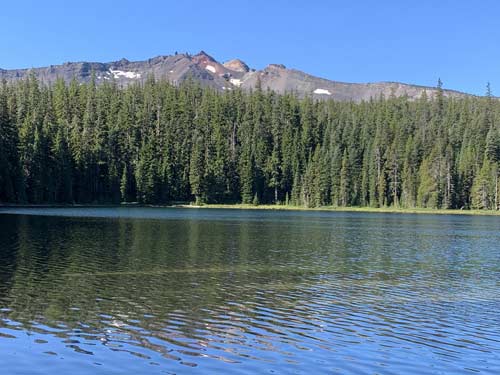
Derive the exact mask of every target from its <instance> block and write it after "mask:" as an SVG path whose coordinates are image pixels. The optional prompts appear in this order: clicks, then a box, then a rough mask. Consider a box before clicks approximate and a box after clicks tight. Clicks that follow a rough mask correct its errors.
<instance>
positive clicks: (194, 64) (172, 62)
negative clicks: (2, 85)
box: [0, 51, 468, 102]
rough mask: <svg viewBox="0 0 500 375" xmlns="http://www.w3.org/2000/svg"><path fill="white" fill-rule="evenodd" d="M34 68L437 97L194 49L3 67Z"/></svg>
mask: <svg viewBox="0 0 500 375" xmlns="http://www.w3.org/2000/svg"><path fill="white" fill-rule="evenodd" d="M31 71H33V72H34V73H35V75H36V76H37V77H38V79H39V80H41V81H42V82H45V83H49V84H51V83H53V82H55V81H56V79H57V78H59V77H60V78H63V79H64V80H66V81H69V80H71V79H73V78H76V79H77V80H78V81H80V82H88V81H89V80H90V79H91V77H92V72H94V74H95V77H96V81H97V83H102V82H106V81H109V80H115V81H116V82H117V83H118V84H120V85H128V84H130V83H133V82H138V81H143V80H145V79H146V78H147V77H148V76H150V75H151V74H153V75H154V77H156V78H164V79H167V80H169V81H170V82H172V83H173V84H176V85H178V84H180V83H181V82H182V81H184V80H186V79H188V78H190V77H191V78H192V79H194V80H196V81H198V82H200V83H201V84H202V85H204V86H210V87H213V88H215V89H217V90H220V91H224V90H233V89H236V88H239V87H240V88H242V89H243V90H250V89H252V88H255V87H256V85H257V84H258V81H259V80H260V83H261V86H262V88H264V89H267V88H269V89H271V90H273V91H276V92H278V93H285V92H295V93H296V94H297V95H298V96H300V97H304V96H312V97H313V98H315V99H335V100H339V101H350V100H352V101H356V102H359V101H362V100H369V99H370V98H376V97H379V96H380V95H384V96H386V97H388V96H390V95H395V96H404V95H407V96H408V97H409V98H411V99H417V98H419V97H420V96H421V95H422V94H423V93H424V92H426V94H427V96H429V97H432V96H434V95H435V94H436V92H437V90H436V88H434V87H425V86H417V85H410V84H405V83H398V82H377V83H346V82H337V81H331V80H328V79H324V78H319V77H315V76H312V75H310V74H307V73H304V72H301V71H299V70H295V69H288V68H286V67H285V66H284V65H281V64H270V65H268V66H267V67H266V68H264V69H262V70H255V69H250V68H249V67H248V66H247V64H245V63H244V62H243V61H241V60H238V59H234V60H231V61H227V62H225V63H220V62H218V61H217V60H215V59H214V58H213V57H211V56H210V55H208V54H207V53H206V52H204V51H201V52H200V53H198V54H197V55H194V56H193V55H190V54H188V53H183V54H177V53H176V54H175V55H170V56H158V57H154V58H151V59H149V60H145V61H128V60H127V59H121V60H119V61H114V62H109V63H98V62H76V63H73V62H68V63H64V64H62V65H51V66H49V67H43V68H32V69H13V70H5V69H0V80H4V79H5V80H7V81H15V80H19V79H23V78H25V77H26V76H27V75H28V74H29V73H30V72H31ZM443 92H444V95H445V96H452V97H465V96H468V94H465V93H462V92H458V91H453V90H444V91H443Z"/></svg>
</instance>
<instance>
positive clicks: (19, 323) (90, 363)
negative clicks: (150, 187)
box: [0, 208, 500, 373]
mask: <svg viewBox="0 0 500 375" xmlns="http://www.w3.org/2000/svg"><path fill="white" fill-rule="evenodd" d="M499 224H500V221H499V220H498V218H494V217H493V218H492V217H481V218H478V217H456V216H454V217H448V216H439V217H434V216H426V215H423V216H414V215H373V214H357V213H320V212H318V213H307V212H280V213H275V212H248V211H241V212H240V211H228V210H203V212H199V211H197V210H165V209H156V210H155V209H143V208H136V209H126V210H122V209H104V208H99V209H95V208H94V209H31V210H27V211H25V212H23V210H20V209H16V210H14V212H13V211H11V212H9V214H0V228H2V231H1V234H0V245H1V248H2V252H1V254H0V257H1V263H0V271H1V273H0V281H1V286H0V350H2V353H3V355H2V358H1V359H0V364H1V365H2V366H3V367H4V368H6V369H8V370H10V371H11V372H12V373H15V372H16V371H20V372H22V371H23V370H26V369H27V368H28V367H23V365H22V363H30V364H31V366H32V367H30V368H31V369H32V370H33V369H34V370H33V371H35V372H36V371H37V369H38V371H39V372H40V373H43V372H44V371H47V369H49V368H51V369H54V368H57V369H59V370H60V371H70V370H71V369H72V368H75V366H78V368H79V370H80V372H82V373H95V372H99V371H102V372H103V373H112V372H113V371H114V372H120V371H123V372H138V373H142V372H148V373H162V372H167V373H186V372H190V371H194V372H198V371H201V372H228V371H229V372H232V373H237V372H246V373H256V372H268V371H275V372H282V373H292V372H297V373H307V372H311V371H313V372H316V373H323V372H340V373H364V372H370V373H374V372H383V373H402V372H404V373H436V372H444V371H446V372H450V371H451V372H454V373H467V372H474V371H476V372H477V371H481V372H485V373H488V372H490V373H494V371H493V369H494V368H500V356H499V354H498V353H499V351H500V332H499V331H498V326H500V314H499V313H498V311H500V302H499V300H500V293H499V291H498V290H499V289H498V286H499V285H498V281H499V280H500V278H499V276H500V268H499V264H500V262H499V261H500V254H499V251H498V243H499V240H500V234H499V232H498V227H499ZM23 361H26V362H23ZM33 364H36V366H33ZM37 366H38V367H37Z"/></svg>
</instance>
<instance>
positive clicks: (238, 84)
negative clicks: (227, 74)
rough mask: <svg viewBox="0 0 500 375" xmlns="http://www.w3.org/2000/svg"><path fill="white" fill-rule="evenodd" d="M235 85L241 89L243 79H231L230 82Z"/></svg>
mask: <svg viewBox="0 0 500 375" xmlns="http://www.w3.org/2000/svg"><path fill="white" fill-rule="evenodd" d="M229 82H231V83H232V84H233V85H235V86H238V87H240V86H241V79H238V78H231V79H230V80H229Z"/></svg>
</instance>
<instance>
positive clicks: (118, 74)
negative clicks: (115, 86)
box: [109, 69, 141, 79]
mask: <svg viewBox="0 0 500 375" xmlns="http://www.w3.org/2000/svg"><path fill="white" fill-rule="evenodd" d="M109 71H110V72H111V74H113V76H114V77H115V78H120V77H125V78H130V79H134V78H141V74H140V73H135V72H124V71H123V70H113V69H109Z"/></svg>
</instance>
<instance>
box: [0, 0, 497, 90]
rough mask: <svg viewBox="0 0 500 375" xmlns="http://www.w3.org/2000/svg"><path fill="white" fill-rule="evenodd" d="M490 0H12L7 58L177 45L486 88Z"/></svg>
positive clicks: (168, 51) (112, 54) (327, 70)
mask: <svg viewBox="0 0 500 375" xmlns="http://www.w3.org/2000/svg"><path fill="white" fill-rule="evenodd" d="M498 11H500V4H498V3H495V2H493V1H491V0H488V1H484V2H482V3H481V4H475V5H474V7H470V6H469V4H468V2H465V1H455V2H451V1H445V2H441V3H440V4H435V3H433V2H431V1H427V0H426V1H422V2H419V3H418V4H410V5H403V4H400V3H399V2H397V1H394V0H386V1H382V2H379V3H377V4H370V3H369V2H368V1H359V2H357V3H356V4H349V5H347V4H346V3H344V2H340V1H337V2H333V3H332V2H328V1H318V2H315V3H314V5H312V6H306V5H304V4H301V3H299V2H294V1H292V2H285V1H276V2H273V3H272V4H267V3H266V2H264V1H254V2H248V1H247V2H245V1H243V2H239V3H238V4H236V5H235V4H233V3H232V2H229V1H225V0H224V1H221V2H218V3H217V4H216V5H211V4H208V3H201V2H197V1H187V2H184V3H183V4H176V3H168V2H167V3H165V2H159V1H147V2H145V3H143V4H142V5H141V6H137V4H136V3H135V2H132V1H125V2H123V3H122V4H120V7H117V6H116V5H113V4H101V3H100V2H98V1H95V0H91V1H88V2H86V3H85V4H70V5H68V4H66V3H65V2H63V1H61V0H58V1H51V2H49V3H44V4H43V6H38V4H37V3H35V2H33V1H24V2H21V3H16V4H15V5H14V4H6V5H4V11H3V12H2V15H0V32H1V33H2V35H4V39H5V41H4V46H5V48H4V49H2V51H0V68H2V69H6V70H9V69H29V68H34V67H45V66H50V65H60V64H63V63H64V62H78V61H89V62H111V61H117V60H120V59H121V58H126V59H127V60H130V61H141V60H146V59H148V58H152V57H154V56H163V55H173V54H174V53H175V52H176V51H177V52H179V53H183V52H185V51H201V50H205V51H207V52H208V53H209V54H210V55H211V56H214V57H215V58H216V59H217V60H218V61H221V62H223V61H227V60H230V59H233V58H238V59H241V60H242V61H244V62H245V63H247V64H248V65H249V66H250V67H252V68H254V69H257V70H260V69H263V68H264V67H265V66H267V65H268V64H272V63H277V64H284V65H285V66H287V67H289V68H293V69H297V70H301V71H303V72H305V73H308V74H310V75H313V76H317V77H322V78H326V79H329V80H332V81H338V82H350V83H369V82H401V83H406V84H412V85H418V86H428V87H435V86H436V82H437V80H438V79H439V78H440V79H441V80H442V82H443V88H445V89H449V90H456V91H461V92H465V93H470V94H474V95H484V94H485V92H486V84H487V83H488V82H490V84H491V87H492V91H493V94H494V95H495V93H496V91H497V90H496V88H497V87H500V67H499V66H498V64H496V61H498V60H499V59H500V50H499V49H498V48H496V40H498V39H500V31H499V30H498V28H496V27H495V25H496V20H495V14H498Z"/></svg>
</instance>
